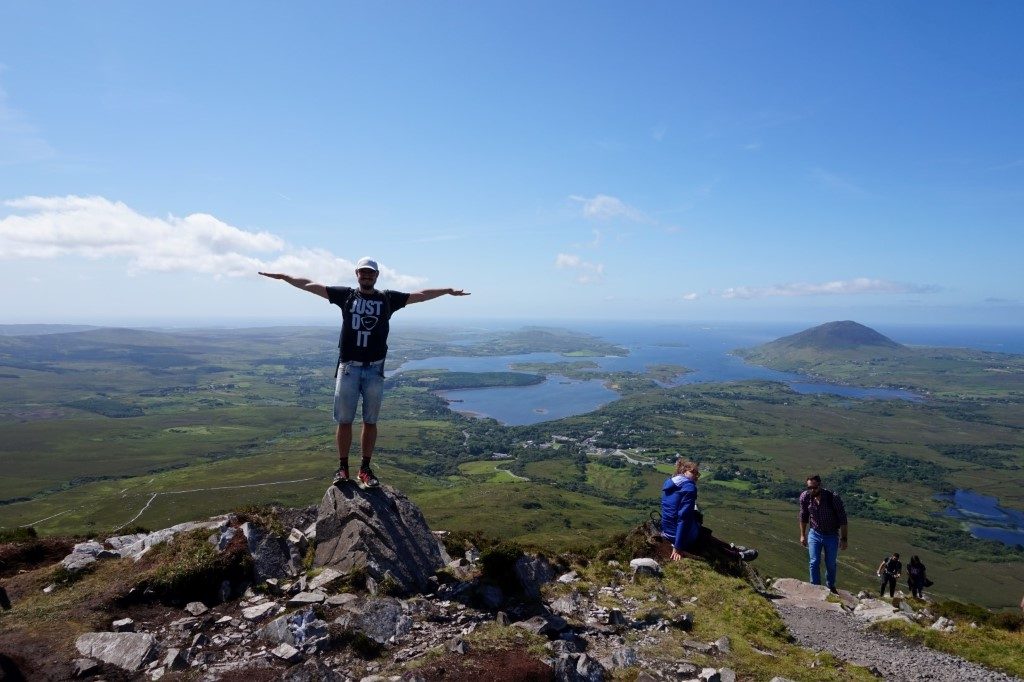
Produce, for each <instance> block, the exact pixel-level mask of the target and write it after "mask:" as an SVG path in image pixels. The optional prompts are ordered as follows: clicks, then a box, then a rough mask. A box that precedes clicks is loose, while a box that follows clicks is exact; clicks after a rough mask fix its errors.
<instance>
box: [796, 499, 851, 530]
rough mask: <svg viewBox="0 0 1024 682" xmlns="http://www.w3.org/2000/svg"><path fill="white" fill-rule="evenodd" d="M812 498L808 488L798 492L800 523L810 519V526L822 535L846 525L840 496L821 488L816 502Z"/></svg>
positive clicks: (844, 509)
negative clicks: (819, 496)
mask: <svg viewBox="0 0 1024 682" xmlns="http://www.w3.org/2000/svg"><path fill="white" fill-rule="evenodd" d="M812 499H813V496H812V495H811V491H810V490H805V491H803V492H802V493H800V523H807V522H808V521H810V524H811V528H813V529H814V530H816V531H818V532H819V533H822V534H823V535H832V534H834V533H836V532H838V530H839V527H840V526H845V525H846V507H844V506H843V500H842V498H840V497H839V496H838V495H836V494H835V493H834V492H832V491H831V490H826V489H825V488H822V489H821V498H820V499H819V501H818V503H817V504H814V503H813V502H812V501H811V500H812Z"/></svg>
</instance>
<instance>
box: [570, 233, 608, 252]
mask: <svg viewBox="0 0 1024 682" xmlns="http://www.w3.org/2000/svg"><path fill="white" fill-rule="evenodd" d="M593 234H594V238H593V239H592V240H591V241H589V242H583V243H580V244H573V245H572V248H574V249H598V248H600V247H601V242H602V241H604V234H602V233H601V230H594V231H593Z"/></svg>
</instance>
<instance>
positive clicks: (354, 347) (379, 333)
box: [259, 258, 469, 487]
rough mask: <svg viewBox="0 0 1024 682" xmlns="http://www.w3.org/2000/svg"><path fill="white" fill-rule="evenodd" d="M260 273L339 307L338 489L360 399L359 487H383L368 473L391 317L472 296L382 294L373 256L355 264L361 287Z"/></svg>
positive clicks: (344, 474) (456, 291) (344, 473)
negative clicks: (438, 301)
mask: <svg viewBox="0 0 1024 682" xmlns="http://www.w3.org/2000/svg"><path fill="white" fill-rule="evenodd" d="M259 274H261V275H263V276H264V277H270V278H271V279H280V280H283V281H285V282H287V283H288V284H291V285H292V286H293V287H296V288H298V289H302V290H303V291H308V292H310V293H313V294H316V295H317V296H321V297H323V298H326V299H327V300H328V301H330V302H331V303H332V304H334V305H336V306H338V307H339V308H341V317H342V325H341V336H340V338H339V340H338V348H339V353H338V364H337V366H336V380H335V385H334V421H335V422H337V424H338V429H337V432H336V435H335V441H336V443H337V446H338V471H337V472H336V473H335V475H334V484H335V485H339V484H341V483H344V482H347V481H348V480H349V473H348V472H349V469H348V453H349V448H350V447H351V446H352V422H353V421H355V416H356V403H357V402H358V401H359V397H360V396H362V399H363V413H362V414H363V430H362V434H361V435H360V439H359V440H360V448H361V453H362V461H361V462H360V465H359V474H358V479H359V484H360V485H362V486H363V487H375V486H378V485H380V482H379V481H378V480H377V477H376V476H374V474H373V471H372V470H371V469H370V458H371V457H373V448H374V445H375V444H376V442H377V417H378V414H379V413H380V406H381V402H382V401H383V398H384V359H385V356H386V355H387V352H388V345H387V341H388V332H389V331H390V325H389V320H390V319H391V315H392V314H394V313H395V312H396V311H398V310H401V309H402V308H404V307H405V306H406V305H409V304H412V303H420V302H422V301H429V300H431V299H435V298H438V297H439V296H445V295H448V296H468V295H469V293H468V292H466V291H463V290H462V289H424V290H423V291H417V292H415V293H403V292H400V291H391V290H385V291H378V290H377V289H376V288H375V285H376V284H377V277H378V276H379V275H380V268H378V267H377V261H375V260H373V259H372V258H361V259H359V262H358V263H356V270H355V274H356V281H357V282H358V283H359V287H358V288H357V289H353V288H351V287H338V286H324V285H323V284H317V283H315V282H312V281H310V280H308V279H304V278H301V277H292V276H291V275H285V274H281V273H272V272H261V273H259Z"/></svg>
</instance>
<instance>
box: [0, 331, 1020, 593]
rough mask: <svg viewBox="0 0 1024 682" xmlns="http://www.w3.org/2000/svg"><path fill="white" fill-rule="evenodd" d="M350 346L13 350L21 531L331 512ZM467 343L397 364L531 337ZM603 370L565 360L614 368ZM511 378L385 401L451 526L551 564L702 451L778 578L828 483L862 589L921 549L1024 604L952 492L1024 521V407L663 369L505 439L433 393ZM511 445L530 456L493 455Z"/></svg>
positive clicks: (584, 341) (100, 337)
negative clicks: (338, 402) (248, 510)
mask: <svg viewBox="0 0 1024 682" xmlns="http://www.w3.org/2000/svg"><path fill="white" fill-rule="evenodd" d="M335 334H336V332H335V331H334V330H328V329H282V330H244V331H231V330H228V331H217V332H213V331H205V332H198V331H196V332H180V333H173V334H171V333H158V332H135V331H130V330H122V331H121V332H113V331H110V330H90V331H84V332H76V333H73V334H58V335H50V336H52V337H63V338H49V337H48V336H42V337H32V338H33V339H34V341H33V342H29V341H28V340H26V338H25V337H0V375H5V376H7V377H8V378H4V379H0V381H2V382H3V383H2V387H3V389H4V390H3V391H2V392H0V466H2V467H3V470H4V476H3V477H2V479H0V500H2V501H3V504H0V526H4V527H11V526H19V525H32V526H34V527H35V528H36V529H37V530H38V531H39V532H40V533H43V534H80V535H92V536H99V537H104V536H105V534H109V533H113V532H114V531H115V529H118V528H124V527H130V526H143V527H146V528H159V527H164V526H167V525H171V524H173V523H177V522H180V521H185V520H191V519H195V518H199V517H205V516H209V515H213V514H217V513H223V512H227V511H231V510H233V509H238V508H240V507H243V506H247V505H252V504H268V503H280V504H284V505H288V506H305V505H313V504H317V503H318V502H319V500H320V498H321V496H322V495H323V492H324V489H325V487H326V485H327V483H328V481H329V478H330V476H331V474H332V472H333V469H334V464H335V463H334V459H335V453H334V439H333V423H332V421H331V415H330V403H331V395H332V391H333V379H332V377H331V374H332V364H333V362H334V359H335V355H334V353H335V350H334V343H336V336H335ZM530 336H531V338H532V337H533V335H530ZM540 338H541V339H542V340H547V341H549V342H550V346H548V347H545V346H543V345H540V346H537V345H534V346H532V349H533V350H551V351H554V352H559V353H563V354H568V353H572V352H573V350H574V349H573V348H572V344H573V342H574V340H575V343H576V345H577V348H576V350H582V351H586V352H594V353H596V352H597V351H602V353H603V352H605V351H609V348H605V347H602V346H601V345H600V344H597V343H595V342H594V341H593V340H592V339H591V338H589V337H579V336H577V337H574V336H572V335H570V334H566V333H555V332H545V334H541V335H540ZM457 340H463V341H464V340H465V337H464V336H461V335H460V332H458V331H455V330H450V331H439V330H430V331H411V332H410V333H409V334H403V335H402V336H401V337H399V338H398V339H396V340H395V342H394V343H393V344H392V350H391V353H390V355H389V363H390V362H392V361H397V360H399V359H402V358H418V357H426V356H428V355H434V354H456V353H457V354H463V355H466V354H471V353H481V354H486V353H491V352H494V351H495V349H499V350H501V351H502V352H505V351H509V350H510V349H518V350H523V349H524V344H525V338H524V336H523V335H521V334H519V333H514V334H510V335H508V337H507V338H502V337H500V336H487V335H481V336H480V338H479V343H478V344H476V345H467V344H465V343H455V341H457ZM534 341H535V343H536V342H537V340H536V339H534ZM584 363H585V361H573V362H572V363H570V366H569V367H568V369H571V370H572V371H578V372H590V371H592V370H593V368H591V367H589V366H586V365H585V364H584ZM531 369H532V370H534V371H536V372H537V374H544V373H546V371H544V370H547V369H549V368H547V367H531ZM550 369H552V370H554V369H555V368H554V367H552V368H550ZM557 369H559V370H562V371H565V370H566V369H567V367H566V366H565V365H562V363H558V366H557ZM677 371H679V368H676V367H671V366H669V367H658V368H651V370H650V371H649V372H653V373H654V374H657V375H659V376H664V377H667V376H670V375H671V374H672V372H677ZM402 374H404V373H402ZM402 374H399V375H398V377H402ZM461 374H465V373H461ZM495 374H498V375H501V376H485V377H479V376H477V377H474V376H459V373H452V375H450V376H447V377H444V373H438V372H425V373H419V374H412V373H410V374H409V375H408V376H406V377H405V378H404V379H402V380H400V381H394V380H392V383H391V384H390V386H391V387H390V388H389V389H388V394H387V399H386V401H385V407H384V412H383V415H382V427H381V432H380V440H379V441H378V455H377V456H376V457H375V460H374V464H375V469H376V470H377V472H378V474H379V475H380V477H381V478H382V480H384V481H385V483H388V484H391V485H395V486H397V487H399V488H400V489H402V490H403V491H405V492H406V493H407V494H409V495H410V496H411V497H412V498H413V499H414V500H415V501H416V502H417V503H418V504H419V505H421V507H422V508H423V510H424V513H425V514H426V516H427V519H428V521H429V522H430V524H431V526H432V527H434V528H438V529H440V528H446V529H450V530H466V531H481V532H483V533H485V534H487V535H491V536H493V537H497V538H508V539H516V540H518V541H521V542H524V543H526V544H530V545H535V546H542V547H546V548H548V549H551V550H562V549H567V548H572V547H580V546H583V545H587V544H590V543H593V542H597V541H600V540H606V539H608V538H609V537H611V536H612V535H614V534H615V533H619V532H622V531H625V530H627V529H629V528H631V527H632V526H635V525H636V524H637V523H639V522H640V521H642V520H644V519H646V518H647V517H648V514H649V512H650V511H651V510H654V509H656V508H657V506H658V501H659V494H660V492H659V491H660V487H661V484H662V482H663V481H664V479H665V478H666V476H667V475H669V474H670V473H671V470H672V467H671V462H672V461H674V459H675V458H676V457H677V456H685V457H689V458H692V459H695V460H698V461H700V462H701V465H702V468H703V470H704V473H705V476H704V478H702V480H701V492H700V503H701V506H702V508H703V509H704V511H705V514H706V522H707V525H708V526H710V527H711V528H713V529H714V531H715V533H716V534H717V535H718V536H720V537H723V538H726V539H728V540H732V541H735V542H738V543H741V544H746V545H751V546H755V547H758V548H759V550H760V552H761V556H760V558H759V559H758V564H757V565H758V567H759V569H760V570H762V571H763V572H764V573H766V574H769V575H777V576H796V577H803V575H804V573H805V571H806V557H805V554H804V550H803V549H802V548H801V547H800V546H799V544H798V543H797V539H798V538H797V523H796V505H795V502H794V500H795V496H796V495H797V493H798V492H799V490H800V489H801V487H802V484H803V480H804V478H805V477H806V476H807V475H808V474H809V473H814V472H817V473H820V474H821V475H822V476H823V477H824V478H825V483H826V486H828V487H834V488H836V489H837V490H838V491H839V492H840V493H841V494H842V495H843V497H844V500H846V502H847V506H848V508H849V510H850V512H851V517H852V521H851V530H850V537H851V547H850V550H849V551H848V552H846V553H844V554H843V555H842V557H841V569H840V570H841V575H840V581H841V584H842V585H843V586H844V587H849V588H851V589H859V588H865V589H870V588H872V587H873V585H874V569H875V566H877V564H878V562H879V561H880V559H881V557H882V556H884V555H885V554H888V553H889V552H892V551H900V552H901V554H904V555H905V556H908V555H911V554H919V555H920V556H921V558H922V560H924V561H925V563H926V564H927V565H928V567H929V576H930V577H931V578H932V579H933V580H934V581H935V583H936V585H935V587H934V592H935V593H936V594H938V595H940V596H945V597H952V598H956V599H960V600H967V601H974V602H977V603H981V604H985V605H988V606H1011V605H1013V604H1014V603H1015V601H1016V600H1018V599H1019V595H1020V594H1021V593H1022V592H1024V571H1022V570H1021V568H1022V565H1024V552H1020V551H1014V550H1013V549H1011V548H1006V547H1004V546H1002V545H998V544H996V543H990V542H983V541H979V540H974V539H972V538H971V537H970V536H969V535H968V534H967V533H966V532H964V531H963V529H961V528H960V524H959V521H957V520H955V519H951V518H947V517H946V516H944V515H943V512H944V509H945V506H946V503H944V502H940V501H938V500H936V499H935V495H936V493H939V492H945V491H950V490H952V489H953V488H966V489H970V490H973V491H976V492H979V493H982V494H985V495H991V496H994V497H997V498H999V500H1000V502H1001V504H1002V505H1003V506H1005V507H1008V508H1012V509H1024V474H1022V471H1024V409H1022V403H1020V402H1015V400H1016V399H1015V398H1012V397H1007V396H1003V397H1000V398H998V399H989V398H982V397H974V398H972V399H970V400H952V399H941V398H936V399H932V400H929V401H927V402H916V403H915V402H904V401H851V400H848V399H843V398H839V397H835V396H827V395H799V394H796V393H793V392H791V391H790V390H788V389H787V388H785V387H784V386H782V385H779V384H772V383H767V382H746V383H737V384H727V385H710V384H697V385H690V386H681V387H676V388H664V387H661V386H659V385H658V384H657V383H656V381H655V379H654V378H653V376H652V374H651V373H648V374H634V375H627V374H625V373H619V374H616V375H612V376H609V375H602V376H603V377H604V378H605V380H606V381H609V382H612V383H616V382H621V383H622V385H623V390H622V394H623V398H622V399H621V400H618V401H616V402H614V403H611V404H609V405H606V406H605V407H603V408H601V409H600V410H597V411H595V412H593V413H590V414H586V415H580V416H576V417H571V418H567V419H563V420H559V421H557V422H547V423H542V424H536V425H532V426H522V427H503V426H501V425H499V424H497V423H496V422H494V421H493V420H475V419H470V418H467V417H463V416H460V415H458V414H455V413H453V412H451V411H450V410H449V409H448V408H447V405H446V404H445V402H444V401H443V400H441V399H440V398H438V397H437V396H435V395H434V394H433V389H434V388H435V387H436V384H437V381H429V380H428V381H422V379H424V378H427V379H430V378H437V379H438V380H441V378H444V379H446V380H450V381H455V382H485V383H482V384H479V385H495V384H494V383H486V382H502V381H509V380H511V381H522V379H519V378H516V379H510V378H509V376H506V375H509V374H510V373H495ZM511 376H514V377H523V376H524V375H521V374H512V375H511ZM12 377H13V378H12ZM531 380H532V379H531ZM497 452H500V453H508V454H510V455H512V457H513V458H512V459H499V460H493V459H491V456H492V454H493V453H497ZM623 453H624V454H623ZM627 456H628V457H629V458H631V459H633V460H637V461H641V462H646V463H649V464H653V466H651V465H649V464H646V465H640V464H636V463H631V462H629V461H628V460H627ZM524 479H528V480H524Z"/></svg>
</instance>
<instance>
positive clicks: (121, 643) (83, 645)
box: [75, 632, 156, 672]
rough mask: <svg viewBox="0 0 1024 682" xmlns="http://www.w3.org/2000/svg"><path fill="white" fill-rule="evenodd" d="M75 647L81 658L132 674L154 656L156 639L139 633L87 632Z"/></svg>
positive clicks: (77, 641) (76, 642)
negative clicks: (112, 666) (93, 659)
mask: <svg viewBox="0 0 1024 682" xmlns="http://www.w3.org/2000/svg"><path fill="white" fill-rule="evenodd" d="M75 647H76V648H77V649H78V652H79V653H80V654H82V655H83V656H88V657H89V658H95V659H98V660H101V661H103V662H104V663H109V664H110V665H114V666H117V667H118V668H123V669H124V670H128V671H132V672H134V671H136V670H139V669H140V668H142V666H143V665H145V664H146V663H147V662H148V661H149V660H150V659H151V658H152V657H153V656H154V655H155V653H156V638H155V637H153V635H148V634H143V633H140V632H87V633H85V634H84V635H81V636H80V637H79V638H78V639H77V640H76V641H75Z"/></svg>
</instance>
